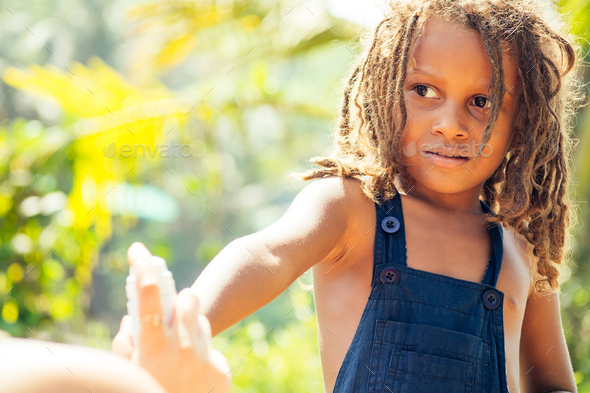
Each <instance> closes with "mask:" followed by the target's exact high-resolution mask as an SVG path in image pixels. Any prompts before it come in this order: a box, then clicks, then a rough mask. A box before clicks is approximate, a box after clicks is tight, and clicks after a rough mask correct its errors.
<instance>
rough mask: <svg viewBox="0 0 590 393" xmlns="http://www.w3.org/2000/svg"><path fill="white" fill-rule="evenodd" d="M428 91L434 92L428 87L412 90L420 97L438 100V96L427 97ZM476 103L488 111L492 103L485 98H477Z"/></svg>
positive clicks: (418, 86)
mask: <svg viewBox="0 0 590 393" xmlns="http://www.w3.org/2000/svg"><path fill="white" fill-rule="evenodd" d="M428 89H430V90H432V91H434V90H433V89H432V88H431V87H430V86H426V85H416V86H414V87H413V88H412V90H415V91H416V93H418V95H419V96H420V97H424V98H436V96H435V97H427V96H426V95H427V94H428ZM474 102H475V106H477V107H478V108H480V109H487V108H489V107H490V105H491V101H490V100H488V98H487V97H485V96H479V97H475V99H474Z"/></svg>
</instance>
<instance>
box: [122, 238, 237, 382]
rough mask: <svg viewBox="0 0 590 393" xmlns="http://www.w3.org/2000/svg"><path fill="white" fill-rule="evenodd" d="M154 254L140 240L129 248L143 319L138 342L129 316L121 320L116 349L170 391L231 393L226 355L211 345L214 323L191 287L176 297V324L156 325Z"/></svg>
mask: <svg viewBox="0 0 590 393" xmlns="http://www.w3.org/2000/svg"><path fill="white" fill-rule="evenodd" d="M151 256H152V255H151V253H150V252H149V251H148V249H147V248H146V247H145V246H144V245H143V244H142V243H139V242H135V243H133V244H132V245H131V247H129V249H128V250H127V259H128V260H129V264H130V265H131V266H132V267H133V270H134V273H135V276H136V277H137V292H138V297H139V315H140V319H141V321H142V323H141V326H140V330H139V340H138V345H137V347H136V348H135V347H134V346H133V341H132V338H131V337H132V334H133V329H132V321H131V317H130V316H129V315H125V316H124V317H123V319H122V320H121V326H120V329H119V332H118V333H117V335H116V336H115V337H114V338H113V342H112V351H113V352H114V353H117V354H119V355H122V356H124V357H126V358H127V359H130V360H131V362H133V363H136V364H139V365H140V366H142V367H143V368H144V369H146V370H147V371H148V372H149V373H150V374H152V375H153V376H154V377H155V378H156V379H157V380H158V382H159V383H160V384H161V385H162V387H163V388H164V389H165V390H166V391H167V392H169V393H201V392H203V393H208V392H209V391H211V390H212V389H213V388H215V392H229V391H230V388H231V375H230V374H229V371H230V370H229V365H228V363H227V360H226V359H225V357H224V356H223V355H222V354H221V353H220V352H219V351H217V350H215V349H213V348H212V346H211V325H210V323H209V320H208V319H207V317H205V316H204V315H203V314H199V299H198V297H197V295H196V293H195V292H194V291H193V290H191V289H190V288H185V289H183V290H182V291H180V293H179V294H178V295H177V297H176V302H175V305H174V316H173V318H172V322H171V323H172V325H171V326H170V327H166V326H165V325H164V324H160V325H159V326H154V325H153V324H152V323H151V322H149V321H146V320H145V317H146V316H150V315H154V314H157V315H163V312H162V305H161V304H160V294H159V288H158V279H157V275H156V271H155V268H154V267H153V266H152V264H151V263H150V258H151Z"/></svg>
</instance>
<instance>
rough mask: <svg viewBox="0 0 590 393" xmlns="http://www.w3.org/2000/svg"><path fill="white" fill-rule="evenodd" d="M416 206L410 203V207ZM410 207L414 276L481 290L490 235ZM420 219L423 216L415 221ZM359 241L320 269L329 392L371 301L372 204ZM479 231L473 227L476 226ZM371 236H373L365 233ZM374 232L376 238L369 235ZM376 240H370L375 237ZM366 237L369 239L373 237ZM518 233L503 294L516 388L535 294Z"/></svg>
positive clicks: (317, 282)
mask: <svg viewBox="0 0 590 393" xmlns="http://www.w3.org/2000/svg"><path fill="white" fill-rule="evenodd" d="M407 200H408V198H406V199H404V202H406V201H407ZM405 206H407V209H406V207H404V222H405V236H406V246H407V265H408V267H410V268H413V269H418V270H423V271H428V272H432V273H436V274H441V275H445V276H449V277H454V278H458V279H461V280H467V281H473V282H478V283H479V282H481V281H482V279H483V276H484V273H485V270H486V266H487V262H488V260H489V258H490V256H491V255H492V254H491V253H492V241H491V239H490V237H489V233H488V232H487V231H486V230H485V227H483V228H482V227H480V226H478V225H477V223H475V221H474V222H473V223H470V222H467V221H465V220H464V221H463V222H462V223H452V222H449V221H448V220H447V221H443V220H442V217H438V218H437V219H434V218H432V215H430V216H424V215H422V216H421V215H420V213H419V212H414V211H413V210H412V208H415V207H416V206H412V204H411V203H406V205H405ZM414 213H415V214H414ZM357 218H358V219H357V221H356V225H357V226H358V228H356V229H357V230H358V233H361V235H359V236H351V239H348V242H347V245H346V250H343V251H344V252H343V256H342V257H341V258H340V259H339V260H338V261H324V262H321V263H319V264H317V265H316V266H314V268H313V283H314V301H315V306H316V310H317V318H318V338H319V343H320V355H321V360H322V372H323V376H324V387H325V392H332V390H333V387H334V384H335V381H336V377H337V375H338V371H339V369H340V367H341V365H342V362H343V361H344V358H345V356H346V353H347V352H348V351H349V346H350V344H351V342H352V340H353V337H354V334H355V332H356V330H357V327H358V325H359V322H360V320H361V317H362V314H363V311H364V310H365V306H366V305H367V299H368V297H369V295H370V293H371V279H372V273H373V253H374V240H375V228H376V216H375V210H374V205H373V204H372V201H368V203H367V205H366V206H362V207H360V208H359V209H358V217H357ZM470 224H471V226H470ZM363 228H365V230H361V229H363ZM369 229H370V230H369ZM367 232H368V233H367ZM365 233H366V236H363V235H362V234H365ZM512 236H513V232H512V231H508V230H504V257H503V263H502V269H501V272H500V276H499V278H498V283H497V289H498V290H500V291H502V292H503V293H504V295H505V297H504V337H505V349H506V359H507V373H508V385H509V387H512V386H515V385H516V386H517V387H516V388H515V389H514V390H511V392H515V391H517V389H518V380H519V364H518V358H519V344H520V331H521V326H522V320H523V316H524V309H525V305H526V300H527V295H528V292H529V283H530V279H529V273H528V270H527V268H526V265H525V264H524V260H523V259H522V258H521V256H520V255H519V254H518V252H517V251H516V250H515V249H514V248H513V247H516V246H515V245H514V244H513V243H514V242H513V237H512Z"/></svg>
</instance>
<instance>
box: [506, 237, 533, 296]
mask: <svg viewBox="0 0 590 393" xmlns="http://www.w3.org/2000/svg"><path fill="white" fill-rule="evenodd" d="M503 230H504V261H503V266H504V267H503V268H502V271H507V272H508V271H509V272H511V274H510V275H509V276H510V277H512V279H518V281H519V282H518V283H514V284H517V285H519V287H522V285H526V289H527V298H528V297H529V296H530V294H531V292H532V289H533V285H532V284H533V281H532V278H533V267H534V264H533V261H532V258H531V253H530V249H531V247H532V245H531V244H530V243H529V242H528V240H527V239H526V238H525V237H524V236H523V235H521V234H520V233H518V232H516V231H515V230H514V228H513V227H510V228H508V229H506V228H503ZM507 277H508V276H507Z"/></svg>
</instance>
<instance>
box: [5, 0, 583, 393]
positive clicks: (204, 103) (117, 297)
mask: <svg viewBox="0 0 590 393" xmlns="http://www.w3.org/2000/svg"><path fill="white" fill-rule="evenodd" d="M37 3H38V4H37ZM119 3H120V2H115V1H111V0H104V1H103V0H87V1H84V2H80V1H78V2H76V1H74V2H64V1H62V2H56V1H47V0H40V1H37V2H36V7H32V8H31V7H25V6H24V4H25V3H22V4H20V3H14V4H10V5H9V8H10V10H9V11H10V12H8V11H3V12H4V13H3V14H2V16H1V17H2V18H3V19H2V21H3V23H1V24H0V34H2V35H3V36H6V37H10V40H11V42H13V43H14V45H13V46H14V47H15V48H22V51H20V52H19V51H16V50H14V51H10V50H8V49H6V46H4V47H0V60H2V62H1V63H0V67H1V68H2V70H1V71H2V72H1V75H2V84H0V103H1V102H5V104H6V105H4V106H3V107H2V108H0V228H1V231H0V296H1V298H0V299H1V300H0V301H1V303H0V305H1V307H2V315H1V318H0V330H5V331H8V332H9V333H10V334H12V335H13V336H20V337H25V336H28V337H35V338H45V339H50V340H56V341H62V342H70V343H75V344H83V345H89V346H94V347H99V348H104V349H107V350H108V349H109V348H110V340H111V337H112V336H113V335H114V332H115V331H116V330H117V329H118V326H119V320H120V318H121V317H122V316H123V315H124V314H125V313H126V310H125V298H124V297H125V296H124V291H123V285H124V279H125V276H126V275H127V271H128V265H127V261H126V249H127V247H128V246H129V245H130V244H131V243H132V242H133V241H135V240H140V241H143V242H144V243H145V244H147V245H148V247H149V248H150V250H151V251H152V253H154V254H155V255H160V256H162V257H164V258H165V259H166V260H167V261H168V264H169V266H170V269H171V270H172V272H173V274H174V277H175V279H176V283H177V287H178V288H179V289H180V288H183V287H186V286H189V285H191V284H192V282H193V281H194V279H195V278H196V277H197V275H198V274H199V272H200V270H201V269H202V268H203V267H204V266H205V265H206V264H207V263H208V262H209V261H210V260H211V259H212V258H213V257H214V256H215V255H216V254H217V253H218V252H219V251H220V250H221V249H222V248H223V246H224V245H225V244H227V243H228V242H229V241H231V240H233V239H234V238H236V237H238V236H243V235H246V234H249V233H252V232H255V231H257V230H260V229H262V228H263V227H265V226H267V225H269V224H270V223H272V222H274V221H275V220H276V219H278V218H279V217H280V216H281V215H282V213H283V212H284V211H285V209H286V207H287V206H288V204H289V203H290V201H291V200H292V198H293V193H292V191H293V187H292V186H291V185H290V184H288V183H287V181H286V174H287V173H288V172H291V171H293V170H297V169H298V168H297V167H298V166H303V165H305V162H306V161H307V159H308V158H309V157H311V156H313V155H316V154H318V153H320V152H322V151H323V150H324V149H325V148H326V146H327V144H328V143H329V141H328V138H327V135H328V133H329V128H330V126H331V122H332V120H333V117H334V115H335V114H336V110H337V105H338V103H339V100H340V97H337V96H335V95H334V94H333V91H334V86H338V88H341V85H340V83H341V82H342V79H343V78H344V70H346V69H347V67H348V64H349V63H350V62H351V60H352V54H351V53H352V52H350V51H349V50H348V49H347V48H346V46H350V47H353V46H354V43H355V42H354V39H356V37H357V33H358V31H357V29H358V26H355V25H353V24H351V23H349V22H346V21H344V20H340V19H337V18H334V17H332V16H330V15H329V13H327V12H325V10H324V9H323V8H322V7H324V6H325V3H322V2H319V3H317V4H315V6H317V7H318V9H314V11H315V13H314V14H313V17H312V14H311V12H310V10H305V9H304V7H302V6H301V4H295V3H294V4H291V3H288V2H280V1H263V2H251V1H241V0H235V1H209V0H207V1H199V2H197V1H185V2H169V1H152V2H149V3H143V4H135V5H132V3H134V2H131V1H129V4H128V5H125V7H123V8H122V9H120V8H118V7H119V6H120V4H119ZM561 5H562V6H563V9H562V11H563V12H568V13H570V15H571V16H572V21H573V30H572V33H573V34H576V35H578V36H583V37H584V38H585V39H587V38H588V31H587V26H588V25H590V13H588V10H590V4H589V3H588V2H586V1H581V0H568V1H561ZM56 10H57V11H56ZM99 10H101V12H99ZM102 11H105V12H104V17H103V18H100V17H98V18H97V17H95V15H101V13H103V12H102ZM107 11H108V12H107ZM308 11H309V12H308ZM23 16H24V17H26V18H28V19H27V23H28V22H31V23H29V24H28V25H27V28H25V24H24V23H23V22H22V21H23V19H14V18H22V17H23ZM316 16H317V17H316ZM116 17H119V18H121V20H116ZM11 18H13V19H11ZM15 20H17V21H19V22H18V23H16V22H15ZM44 26H52V27H54V28H53V29H46V28H45V27H44ZM56 26H59V29H58V28H55V27H56ZM127 26H130V28H129V29H127ZM328 26H329V30H328V29H327V27H328ZM28 28H30V29H31V32H29V31H27V29H28ZM44 29H45V30H44ZM62 31H66V34H64V35H60V34H62V33H61V32H62ZM33 32H34V33H38V34H37V35H34V34H33V35H31V33H33ZM41 33H43V34H46V37H48V38H47V40H46V41H43V42H42V43H41V41H36V40H38V39H39V37H41V36H42V34H41ZM351 40H353V41H352V42H351ZM7 41H8V39H7ZM587 43H588V41H585V42H582V44H583V45H584V48H585V51H586V50H588V45H587ZM44 46H45V48H44ZM63 48H73V49H72V52H73V54H68V53H67V50H66V51H63V52H62V49H63ZM584 53H585V52H584ZM44 62H45V63H46V64H45V65H43V66H41V65H38V64H37V63H39V64H40V63H44ZM7 64H10V66H7ZM113 64H117V66H114V65H113ZM66 65H67V66H66ZM589 110H590V109H588V108H586V109H585V110H584V112H583V113H581V114H580V115H579V120H580V121H579V122H578V125H577V127H576V132H577V134H578V137H579V139H580V144H579V146H578V151H577V152H578V153H577V154H578V156H577V160H578V161H577V162H578V165H577V167H576V173H575V174H574V177H575V179H576V181H577V182H578V185H577V186H578V187H577V192H578V193H579V198H577V199H578V200H580V201H583V202H584V203H581V207H582V209H581V214H582V216H581V219H582V222H583V221H587V220H588V219H589V218H590V215H589V209H588V205H587V203H585V202H587V201H585V200H587V199H588V196H589V194H590V183H589V181H588V179H590V158H589V157H590V154H586V153H587V150H588V149H590V131H589V130H590V127H589V126H588V122H589V120H588V119H589V118H590V112H589ZM171 140H175V141H176V142H177V143H179V144H182V143H186V144H188V145H190V146H191V148H192V152H193V154H192V156H191V157H190V158H187V159H182V158H180V159H179V158H174V159H168V158H162V157H161V156H158V155H156V156H155V157H141V156H139V157H133V156H131V157H123V156H121V155H120V154H116V150H115V155H113V154H112V151H111V150H113V148H111V147H121V146H122V145H124V144H129V145H130V146H137V145H141V146H148V147H150V148H152V150H153V148H154V147H155V146H156V145H162V144H164V143H170V142H171ZM589 258H590V231H588V230H587V229H586V228H581V230H579V231H578V232H577V233H576V248H575V253H574V265H573V266H572V270H573V272H572V273H573V274H571V275H570V274H569V272H564V273H566V274H567V276H566V278H567V281H566V282H565V283H564V285H563V288H564V293H563V295H562V297H561V302H562V317H563V326H564V329H565V331H566V332H567V334H566V339H567V343H568V347H569V349H570V355H571V357H572V361H573V365H574V370H575V371H576V373H575V376H576V381H577V383H578V387H579V391H580V392H583V391H590V360H589V359H590V356H589V352H590V313H588V303H589V301H590V288H589V287H588V278H589V277H590V264H588V263H586V262H587V261H588V260H589ZM290 292H291V290H289V291H285V293H283V294H282V295H281V296H279V298H277V299H276V300H275V301H273V302H271V303H270V304H269V305H267V306H266V307H264V308H263V309H261V310H259V311H258V312H257V313H255V314H253V315H252V316H250V317H248V318H246V319H245V320H244V321H242V322H240V323H239V324H237V325H236V326H234V327H232V328H230V329H228V330H227V331H225V332H223V333H221V334H219V335H218V336H216V337H214V339H213V344H214V346H215V347H216V348H218V349H219V350H220V351H221V352H222V353H223V354H224V355H225V356H226V357H227V358H228V361H229V363H230V367H233V369H232V376H233V381H234V391H236V392H268V391H273V392H274V391H277V392H291V391H293V392H301V391H313V392H319V391H322V381H321V366H320V358H319V350H318V342H317V327H316V318H315V315H314V314H313V312H315V311H314V310H313V307H312V295H313V293H312V292H310V293H309V294H306V292H307V291H303V290H300V289H293V294H291V293H290ZM291 308H293V309H292V311H290V309H291ZM33 335H34V336H33Z"/></svg>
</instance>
